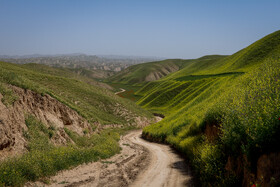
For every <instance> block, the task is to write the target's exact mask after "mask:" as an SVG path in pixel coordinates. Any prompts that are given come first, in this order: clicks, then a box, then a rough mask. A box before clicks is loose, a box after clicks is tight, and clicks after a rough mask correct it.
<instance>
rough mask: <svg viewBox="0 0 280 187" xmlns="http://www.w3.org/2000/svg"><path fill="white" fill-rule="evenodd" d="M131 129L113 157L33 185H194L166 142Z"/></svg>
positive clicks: (152, 186) (188, 171) (184, 165)
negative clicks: (145, 137)
mask: <svg viewBox="0 0 280 187" xmlns="http://www.w3.org/2000/svg"><path fill="white" fill-rule="evenodd" d="M140 135H141V131H133V132H131V133H129V134H127V135H125V136H123V137H122V138H121V140H120V146H121V147H122V151H121V153H120V154H118V155H115V156H114V157H112V158H110V159H107V160H102V161H100V162H94V163H90V164H85V165H81V166H78V167H76V168H74V169H72V170H65V171H62V172H60V173H59V174H58V175H56V176H54V177H51V178H50V182H51V184H49V185H45V184H42V183H40V182H36V183H28V184H26V186H27V187H31V186H32V187H33V186H43V185H45V186H64V187H70V186H71V187H72V186H90V187H108V186H111V187H120V186H133V187H134V186H136V187H137V186H139V187H140V186H145V187H149V186H150V187H157V186H176V187H177V186H178V187H180V186H193V183H192V176H191V173H190V170H189V167H188V166H187V165H186V163H185V161H184V160H183V159H182V158H181V157H180V156H178V155H177V154H176V153H174V152H173V150H172V149H171V148H170V147H169V146H167V145H161V144H156V143H150V142H147V141H145V140H143V139H141V138H140Z"/></svg>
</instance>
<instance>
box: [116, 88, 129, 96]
mask: <svg viewBox="0 0 280 187" xmlns="http://www.w3.org/2000/svg"><path fill="white" fill-rule="evenodd" d="M120 89H121V91H119V92H116V93H115V95H118V94H120V93H123V92H125V91H126V90H125V89H123V88H120Z"/></svg>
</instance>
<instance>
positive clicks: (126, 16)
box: [0, 0, 280, 58]
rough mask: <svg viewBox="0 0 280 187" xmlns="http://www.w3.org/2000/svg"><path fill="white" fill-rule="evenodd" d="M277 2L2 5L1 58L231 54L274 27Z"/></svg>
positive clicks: (110, 0)
mask: <svg viewBox="0 0 280 187" xmlns="http://www.w3.org/2000/svg"><path fill="white" fill-rule="evenodd" d="M279 10H280V1H279V0H204V1H203V0H193V1H190V0H184V1H183V0H0V42H1V43H0V55H4V54H6V55H25V54H65V53H86V54H102V55H135V56H158V57H166V58H197V57H200V56H203V55H207V54H232V53H235V52H237V51H238V50H240V49H242V48H244V47H246V46H248V45H249V44H251V43H252V42H254V41H256V40H258V39H260V38H262V37H263V36H265V35H267V34H269V33H272V32H274V31H276V30H279V29H280V14H279Z"/></svg>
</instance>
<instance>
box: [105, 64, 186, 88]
mask: <svg viewBox="0 0 280 187" xmlns="http://www.w3.org/2000/svg"><path fill="white" fill-rule="evenodd" d="M183 63H184V60H180V59H173V60H163V61H157V62H148V63H144V64H137V65H134V66H130V67H128V68H126V69H125V70H123V71H121V72H119V73H117V74H116V75H114V76H112V77H110V78H109V79H108V81H109V82H118V83H122V84H139V83H141V84H142V83H143V82H149V81H154V80H158V79H160V78H162V77H164V76H166V75H168V74H169V73H172V72H175V71H178V70H179V69H181V67H182V65H183Z"/></svg>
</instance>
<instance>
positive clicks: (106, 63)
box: [0, 53, 162, 72]
mask: <svg viewBox="0 0 280 187" xmlns="http://www.w3.org/2000/svg"><path fill="white" fill-rule="evenodd" d="M160 59H162V58H159V57H134V56H120V55H86V54H80V53H73V54H57V55H41V54H33V55H23V56H17V55H15V56H9V55H0V60H1V61H5V62H12V63H16V64H27V63H37V64H45V65H49V66H53V67H66V68H86V69H89V70H105V71H115V72H117V71H121V70H123V69H125V68H127V67H128V66H130V65H134V64H140V63H144V62H151V61H155V60H160Z"/></svg>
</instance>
